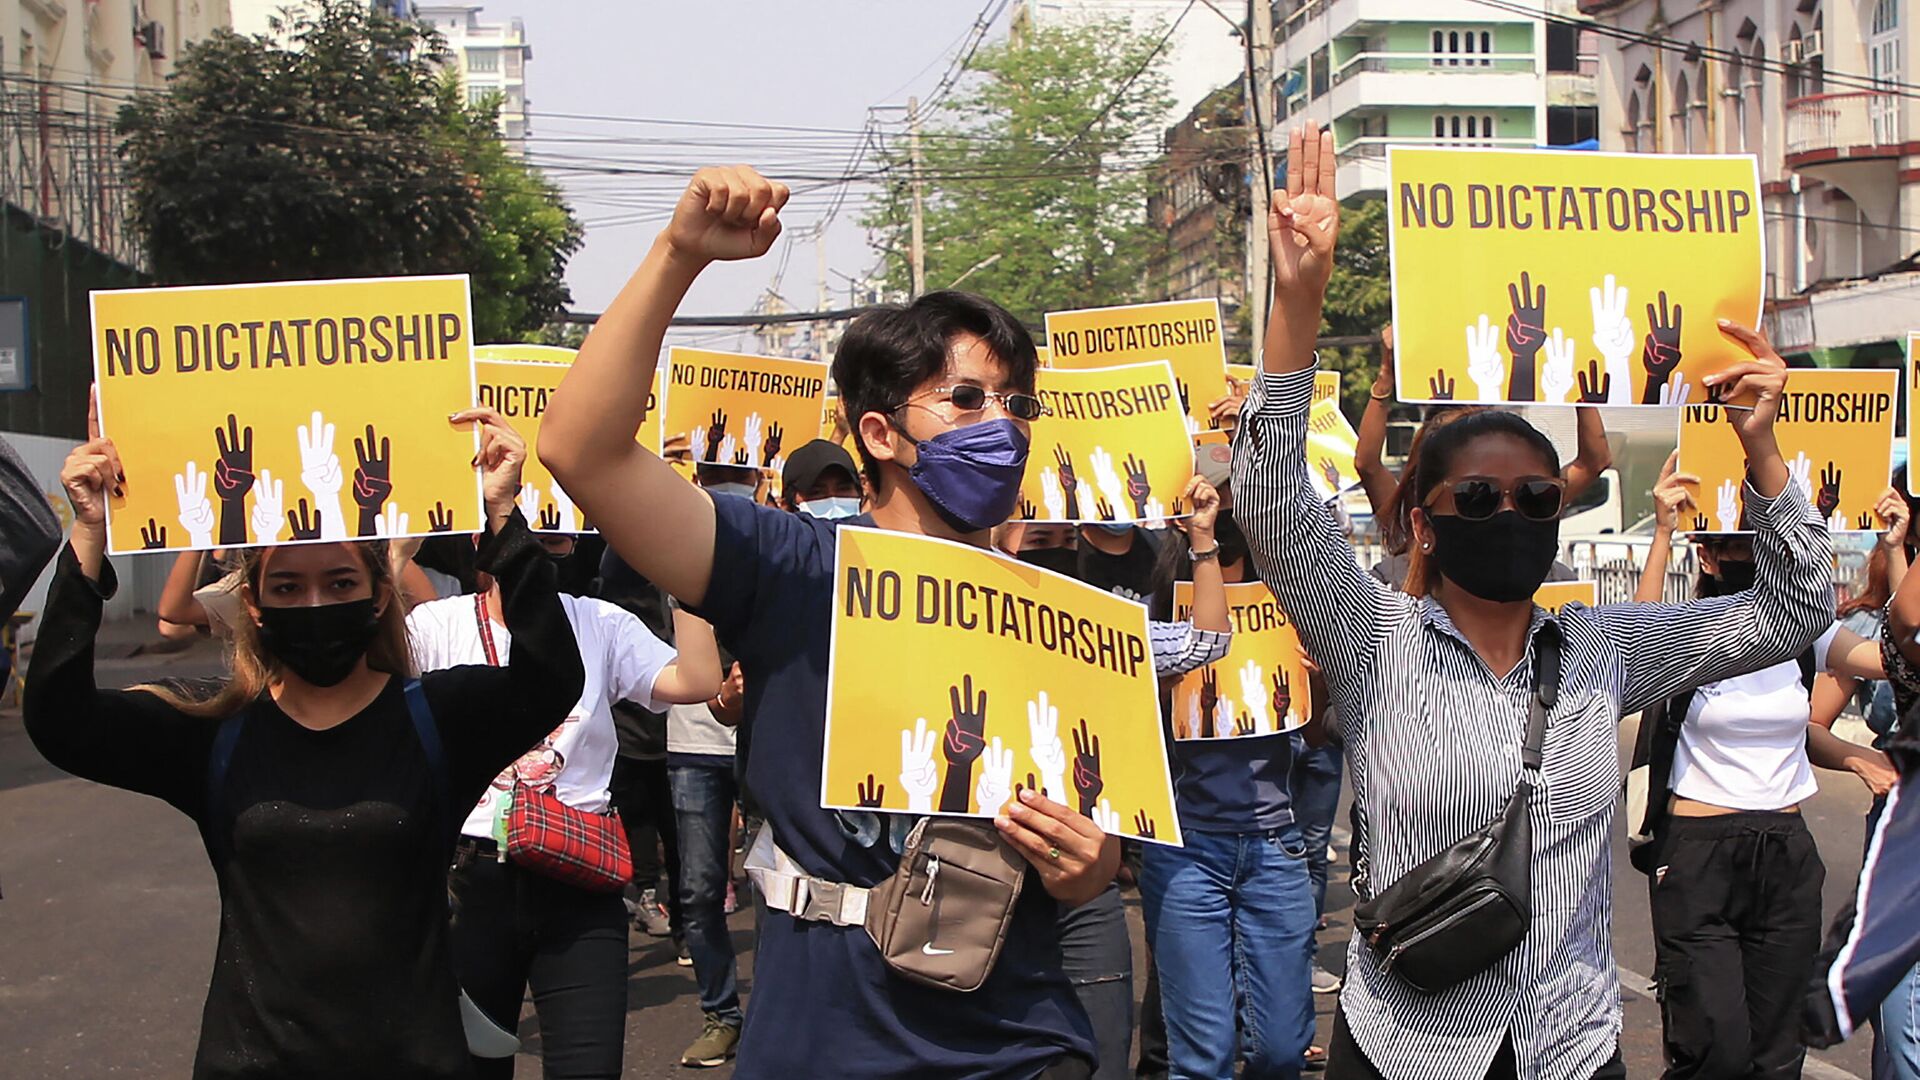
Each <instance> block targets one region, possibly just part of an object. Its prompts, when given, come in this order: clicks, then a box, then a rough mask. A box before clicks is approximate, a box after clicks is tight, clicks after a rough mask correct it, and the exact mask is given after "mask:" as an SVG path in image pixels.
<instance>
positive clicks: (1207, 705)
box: [1173, 581, 1312, 741]
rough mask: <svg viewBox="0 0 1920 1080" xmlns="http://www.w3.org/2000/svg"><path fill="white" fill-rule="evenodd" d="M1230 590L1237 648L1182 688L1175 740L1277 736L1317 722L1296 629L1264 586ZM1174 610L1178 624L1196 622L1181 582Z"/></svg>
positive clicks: (1191, 675) (1177, 693)
mask: <svg viewBox="0 0 1920 1080" xmlns="http://www.w3.org/2000/svg"><path fill="white" fill-rule="evenodd" d="M1226 588H1227V614H1228V616H1229V617H1230V620H1231V625H1232V626H1233V646H1232V647H1231V648H1230V649H1228V650H1227V655H1226V656H1224V657H1222V658H1221V659H1220V660H1219V661H1218V662H1217V663H1213V664H1209V665H1208V666H1206V667H1204V668H1201V669H1200V670H1198V671H1192V672H1188V673H1187V674H1185V675H1182V676H1181V677H1180V681H1179V682H1177V683H1175V684H1174V687H1173V737H1174V738H1175V739H1179V740H1181V741H1186V740H1191V739H1236V738H1245V737H1247V736H1250V735H1277V734H1281V733H1283V732H1288V731H1293V730H1296V729H1298V728H1300V727H1302V726H1304V725H1305V724H1306V722H1307V720H1308V717H1309V712H1308V710H1309V708H1310V707H1311V702H1310V700H1309V699H1310V698H1311V697H1312V694H1310V693H1309V692H1308V688H1307V665H1306V663H1305V662H1304V661H1303V660H1302V658H1301V653H1300V635H1299V633H1298V632H1297V631H1295V630H1294V628H1293V621H1292V620H1291V619H1288V618H1287V613H1286V612H1284V611H1282V610H1280V602H1279V601H1278V600H1275V599H1274V598H1273V591H1272V590H1270V589H1268V588H1267V587H1266V586H1265V585H1263V584H1261V583H1259V582H1257V581H1252V582H1247V583H1245V584H1238V585H1228V586H1227V587H1226ZM1173 608H1174V617H1175V618H1176V619H1186V618H1189V617H1190V616H1191V615H1192V612H1193V583H1192V582H1189V581H1176V582H1174V584H1173Z"/></svg>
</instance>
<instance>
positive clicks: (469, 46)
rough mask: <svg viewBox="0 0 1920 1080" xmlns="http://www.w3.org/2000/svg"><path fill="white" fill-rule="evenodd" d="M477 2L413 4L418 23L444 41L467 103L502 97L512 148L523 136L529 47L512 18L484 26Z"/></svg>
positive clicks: (503, 125) (518, 146)
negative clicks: (426, 25)
mask: <svg viewBox="0 0 1920 1080" xmlns="http://www.w3.org/2000/svg"><path fill="white" fill-rule="evenodd" d="M480 7H481V5H479V4H418V3H416V4H414V5H413V15H414V17H415V18H416V19H418V20H420V21H421V22H423V23H426V24H428V25H430V26H432V27H433V28H434V29H435V30H438V31H439V32H440V35H441V36H442V37H444V38H446V39H447V47H448V48H449V49H450V50H451V51H452V53H453V65H454V66H455V67H456V69H457V70H458V71H459V73H460V82H461V84H462V85H464V86H465V87H466V88H467V98H468V100H469V101H479V100H481V99H482V98H484V97H485V96H487V95H488V94H499V95H500V134H501V135H502V136H504V137H505V138H506V140H507V142H508V143H509V144H510V145H512V146H513V147H515V148H516V149H523V148H524V146H525V143H526V138H527V61H529V60H531V59H533V46H531V45H529V44H527V28H526V25H525V24H524V23H522V22H521V20H519V19H517V18H514V19H508V20H507V21H506V22H497V23H495V22H482V21H481V19H480Z"/></svg>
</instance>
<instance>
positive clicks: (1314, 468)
mask: <svg viewBox="0 0 1920 1080" xmlns="http://www.w3.org/2000/svg"><path fill="white" fill-rule="evenodd" d="M1359 445H1360V433H1359V432H1357V431H1355V430H1353V425H1352V424H1351V423H1349V422H1348V421H1347V414H1346V413H1343V412H1341V411H1340V373H1339V372H1337V371H1317V372H1315V373H1314V375H1313V405H1312V406H1311V407H1310V408H1309V409H1308V411H1307V478H1308V479H1310V480H1312V481H1313V490H1314V491H1316V492H1318V493H1319V494H1320V498H1321V500H1322V501H1325V500H1327V499H1332V498H1334V497H1335V496H1337V495H1339V494H1340V493H1341V492H1343V491H1345V490H1347V489H1348V488H1350V487H1355V486H1357V485H1358V484H1359V483H1360V471H1359V469H1357V468H1355V467H1354V464H1353V453H1354V451H1355V450H1356V449H1357V448H1358V447H1359Z"/></svg>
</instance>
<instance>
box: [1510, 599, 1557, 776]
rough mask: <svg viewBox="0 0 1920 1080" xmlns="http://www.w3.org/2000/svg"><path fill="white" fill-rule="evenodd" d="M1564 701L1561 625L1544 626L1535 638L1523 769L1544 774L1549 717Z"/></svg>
mask: <svg viewBox="0 0 1920 1080" xmlns="http://www.w3.org/2000/svg"><path fill="white" fill-rule="evenodd" d="M1559 701H1560V624H1558V623H1555V622H1547V623H1542V624H1541V626H1540V629H1539V631H1538V632H1536V633H1535V634H1534V636H1533V696H1532V700H1531V701H1530V702H1529V703H1528V709H1527V741H1526V742H1525V743H1522V744H1521V746H1520V765H1521V768H1523V769H1526V770H1529V771H1531V772H1533V773H1538V772H1539V771H1540V760H1541V755H1540V751H1541V747H1543V746H1545V745H1546V741H1547V715H1548V714H1549V713H1551V712H1553V707H1554V706H1555V705H1556V704H1558V703H1559Z"/></svg>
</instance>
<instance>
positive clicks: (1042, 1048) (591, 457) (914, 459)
mask: <svg viewBox="0 0 1920 1080" xmlns="http://www.w3.org/2000/svg"><path fill="white" fill-rule="evenodd" d="M786 197H787V189H786V187H785V186H784V185H781V184H776V183H771V182H769V181H767V180H766V179H764V178H762V177H761V176H760V175H759V174H758V173H756V172H754V171H753V170H752V169H750V168H746V167H744V166H740V167H732V168H722V169H703V170H701V171H700V172H699V173H698V174H697V175H696V176H695V177H694V178H693V182H692V183H691V184H690V185H689V187H688V188H687V191H686V194H684V195H683V196H682V197H681V199H680V202H679V204H678V206H677V207H676V209H675V211H674V215H673V221H672V223H671V224H670V225H669V226H668V227H667V230H666V231H665V232H664V233H662V234H661V236H660V237H659V238H658V239H657V240H656V241H655V242H654V245H653V248H652V250H651V251H650V252H649V253H648V254H647V257H646V259H645V260H644V261H643V262H642V263H641V265H640V268H639V269H638V270H637V271H635V273H634V276H633V279H632V280H631V281H629V282H628V284H627V286H626V287H625V288H624V289H623V290H622V291H621V293H620V295H619V297H617V298H616V299H615V300H614V302H613V304H612V305H610V306H609V307H608V309H607V312H606V314H605V315H603V316H602V317H601V319H600V322H599V324H598V325H597V326H596V327H595V328H594V331H593V333H592V334H591V335H590V336H589V337H588V339H587V341H586V343H585V345H584V346H583V347H582V348H581V350H580V355H579V357H578V358H577V359H576V360H575V362H574V364H573V367H572V370H571V371H570V372H569V373H568V375H567V378H566V380H565V381H564V382H563V383H562V385H561V387H560V389H559V390H558V391H557V392H556V393H555V395H554V396H553V398H552V400H551V402H550V403H549V406H548V410H547V413H546V416H545V418H544V421H543V424H542V427H541V433H540V456H541V460H542V461H544V462H545V463H546V464H547V465H548V467H549V468H551V469H552V470H553V473H554V475H555V477H556V478H557V479H558V480H559V482H560V483H561V484H563V485H564V486H565V487H566V489H567V491H568V492H569V493H571V494H572V495H573V496H574V498H575V501H576V502H577V503H578V504H579V505H580V507H581V508H582V510H584V511H585V512H586V514H587V515H588V516H589V517H590V518H591V519H592V520H593V522H594V524H595V525H597V526H598V527H599V529H600V531H601V534H602V535H603V536H605V537H606V540H607V542H608V544H609V545H611V546H612V547H613V549H614V550H615V551H617V552H619V554H620V555H621V557H622V558H624V559H626V561H627V562H628V563H630V564H631V565H632V566H633V567H634V568H635V569H636V570H638V571H640V572H641V573H642V574H644V575H646V576H647V577H648V578H649V579H650V580H652V581H654V582H655V583H656V584H658V585H660V586H661V587H662V588H664V589H666V590H667V591H668V592H669V593H671V594H672V595H674V596H676V597H678V598H679V599H680V600H681V601H682V602H683V603H685V604H687V605H689V606H690V607H692V608H694V609H696V610H697V611H698V612H699V613H700V614H701V615H702V616H703V617H705V618H706V619H707V620H708V621H710V622H712V623H713V624H714V628H715V629H716V631H717V632H718V634H719V637H720V640H721V642H722V643H724V644H725V645H726V646H727V647H728V648H730V649H731V650H732V652H733V653H734V655H735V656H737V657H738V658H739V661H740V664H741V667H742V670H743V671H744V672H745V673H746V676H747V678H746V683H747V700H746V713H745V720H744V725H745V726H744V728H743V734H745V735H747V736H749V737H750V738H751V742H752V752H751V753H750V754H749V755H748V757H747V762H746V786H747V789H748V790H749V791H751V792H752V795H753V797H754V799H755V801H756V802H757V803H758V805H759V806H760V808H761V809H762V810H764V811H765V814H766V817H767V821H768V824H769V825H770V826H771V828H772V830H773V838H774V840H775V841H777V843H778V844H779V846H780V848H781V849H782V850H783V851H784V852H785V853H786V854H787V855H788V856H790V857H791V858H792V859H793V860H794V861H795V862H797V863H798V864H799V865H800V867H801V869H803V870H804V871H805V872H806V873H807V874H808V875H811V876H813V877H816V878H821V879H825V880H828V881H835V882H843V883H849V884H852V885H855V886H861V887H870V886H873V885H875V884H878V883H879V882H881V881H882V880H884V879H885V878H887V877H888V876H890V875H891V874H892V873H893V871H894V869H895V867H896V866H897V864H898V855H897V854H896V852H895V851H894V849H893V846H892V844H891V843H890V842H889V841H890V834H891V833H892V832H893V831H894V830H892V829H889V828H888V827H887V825H888V822H887V819H885V818H881V817H879V816H877V815H873V814H865V813H836V812H833V811H828V810H822V809H821V808H820V771H821V760H822V755H823V753H824V738H825V713H826V680H827V656H828V645H829V640H830V637H831V627H832V605H833V567H834V550H835V547H834V545H835V531H836V529H837V528H838V527H839V524H840V522H839V521H834V520H826V519H821V518H815V517H812V516H810V515H805V514H789V513H783V512H781V511H779V510H775V509H772V508H769V507H763V506H757V505H755V504H753V503H752V502H750V501H748V500H745V499H738V498H733V497H729V496H725V495H721V496H711V495H709V494H707V493H706V492H703V491H701V490H699V489H697V488H694V487H692V486H691V485H689V484H687V483H686V482H685V481H684V480H682V479H681V478H680V477H679V476H678V475H676V474H675V473H674V472H673V470H672V469H671V468H670V467H669V466H668V465H667V464H666V463H665V462H663V461H661V460H660V458H659V457H658V456H656V455H655V454H653V453H652V452H650V451H648V450H647V449H645V448H644V447H640V446H638V445H637V444H635V442H634V440H633V432H634V431H635V430H636V429H637V428H638V427H639V426H640V421H641V419H642V418H643V416H644V415H645V412H646V403H647V396H648V392H647V388H648V387H649V386H651V385H652V384H653V375H654V369H655V366H656V362H657V358H658V356H659V354H660V348H661V343H662V340H663V338H664V337H665V334H666V330H667V326H668V324H669V321H670V319H671V318H672V316H673V312H674V309H675V308H676V307H677V306H678V305H679V303H680V301H681V300H682V298H683V297H684V296H685V295H686V292H687V289H688V288H689V287H690V286H691V285H692V284H693V280H694V278H695V277H696V276H698V274H699V273H700V271H701V270H703V269H704V268H705V267H706V266H707V265H708V264H710V263H712V262H714V261H716V260H726V259H746V258H756V257H758V256H760V255H763V254H765V253H766V251H767V250H768V248H770V247H771V246H772V244H773V242H774V239H775V238H776V237H777V236H778V235H779V232H780V222H779V209H780V207H781V206H782V205H783V204H784V203H785V201H786ZM1035 363H1036V360H1035V354H1034V347H1033V341H1032V339H1031V338H1030V337H1029V336H1028V334H1027V331H1026V330H1025V328H1023V327H1022V326H1021V325H1020V323H1019V322H1018V321H1017V320H1015V319H1014V318H1013V317H1012V316H1011V315H1009V314H1008V313H1007V312H1006V311H1005V310H1003V309H1001V308H1000V307H998V306H997V305H994V304H992V303H990V302H988V301H985V300H982V299H979V298H977V297H972V296H967V295H964V294H960V293H952V292H942V293H932V294H929V295H926V296H922V297H920V298H919V299H917V300H915V301H914V302H913V304H911V305H910V306H908V307H905V308H881V309H876V310H875V311H872V312H869V313H868V314H866V315H864V316H862V317H861V318H859V319H857V320H855V321H854V323H853V324H852V325H851V326H850V327H848V330H847V333H846V336H845V338H844V339H843V340H842V341H841V344H840V348H839V352H838V354H837V356H836V358H835V360H834V366H833V378H834V380H835V382H836V383H837V384H838V385H839V388H840V400H841V407H842V408H843V409H844V410H845V412H846V416H847V418H848V421H849V426H850V427H851V428H852V430H853V432H854V434H855V439H856V442H857V444H858V448H859V451H860V456H861V458H862V461H863V464H864V467H865V471H866V473H867V477H868V480H869V482H870V484H871V487H872V491H873V501H872V505H871V510H870V512H869V513H868V514H866V515H862V516H861V517H857V518H853V519H850V522H851V523H853V524H860V525H869V526H874V527H878V528H884V529H890V530H894V531H897V532H907V533H916V534H920V535H925V536H933V537H939V538H942V539H947V540H955V541H959V542H962V543H968V544H973V545H975V546H978V547H985V546H986V544H987V540H988V530H990V529H991V528H992V527H993V526H995V525H998V524H1000V523H1001V522H1002V521H1004V520H1005V519H1006V518H1007V517H1008V516H1010V515H1011V513H1012V510H1013V508H1014V505H1015V503H1016V501H1017V500H1018V497H1019V482H1020V476H1021V474H1022V473H1023V472H1024V468H1025V464H1026V451H1027V441H1028V437H1027V421H1029V420H1031V419H1033V418H1034V417H1035V416H1037V415H1038V414H1039V401H1038V399H1037V398H1035V397H1034V396H1033V387H1034V368H1035ZM861 659H862V661H863V662H865V663H869V664H871V666H872V670H873V672H874V677H876V678H902V677H906V678H911V677H913V676H912V669H911V667H910V666H907V665H905V664H903V663H902V662H903V661H906V660H908V659H909V658H907V657H904V656H874V657H865V658H861ZM746 741H747V739H745V738H743V739H742V742H743V743H745V742H746ZM994 824H995V826H996V827H997V828H998V830H999V832H1000V835H1001V836H1002V837H1003V838H1004V839H1005V840H1006V841H1007V842H1008V843H1009V844H1010V845H1011V846H1012V847H1013V849H1014V850H1015V851H1017V852H1019V853H1020V854H1021V855H1022V856H1024V857H1025V858H1026V859H1027V861H1028V863H1029V864H1030V866H1031V867H1032V870H1031V871H1030V874H1031V876H1030V879H1029V880H1030V883H1031V884H1030V885H1029V887H1028V888H1027V889H1025V890H1024V891H1023V893H1022V896H1021V899H1020V903H1019V907H1018V909H1017V910H1016V912H1015V914H1014V918H1013V921H1012V926H1011V927H1010V929H1009V931H1008V939H1007V942H1006V946H1005V948H1004V949H1003V951H1002V952H1001V954H1000V958H999V962H998V964H997V965H996V966H995V968H994V971H993V974H992V975H991V977H990V978H989V979H988V980H987V982H986V984H985V985H983V986H982V987H981V988H980V989H978V990H976V991H974V992H972V993H967V994H961V993H954V992H951V991H947V990H941V989H934V988H930V987H926V986H922V985H919V984H916V983H912V982H908V981H907V980H905V979H902V978H899V977H897V976H895V975H894V974H893V973H892V972H891V970H890V969H889V968H888V967H887V966H886V964H885V962H884V961H883V960H882V958H881V956H880V953H879V950H878V949H877V948H875V947H874V944H873V942H872V941H871V940H870V939H869V938H868V937H867V935H866V933H865V931H864V930H863V929H861V928H860V927H858V926H838V925H834V924H833V923H831V922H822V921H809V920H805V919H801V918H797V917H795V916H793V915H791V914H789V913H786V912H781V911H771V912H769V914H768V916H767V918H766V919H765V920H764V921H763V923H762V926H761V932H760V941H759V948H758V951H757V953H756V956H755V964H754V968H755V971H754V974H755V984H756V991H755V994H754V996H753V1000H752V1002H751V1007H750V1008H749V1009H748V1010H747V1016H746V1027H745V1029H744V1031H743V1032H742V1036H741V1044H740V1058H739V1063H738V1065H737V1067H736V1073H735V1075H737V1076H739V1077H742V1078H746V1080H753V1078H761V1077H776V1076H777V1077H780V1078H782V1080H785V1078H786V1077H788V1076H796V1075H797V1076H827V1075H832V1076H840V1077H849V1078H851V1077H876V1078H878V1077H898V1076H929V1077H931V1076H953V1077H962V1076H965V1077H1005V1078H1007V1080H1031V1078H1034V1077H1046V1078H1049V1080H1052V1078H1061V1077H1084V1076H1086V1075H1088V1070H1089V1067H1090V1063H1091V1059H1092V1055H1093V1048H1092V1041H1091V1037H1090V1033H1089V1029H1088V1023H1087V1018H1086V1015H1085V1013H1084V1012H1083V1011H1082V1010H1081V1008H1080V1006H1079V1005H1078V1003H1077V1002H1076V1001H1075V1000H1074V996H1073V992H1072V989H1071V987H1070V986H1069V985H1068V983H1067V980H1066V979H1065V977H1064V976H1063V975H1062V974H1061V971H1060V956H1059V947H1058V943H1057V941H1056V939H1055V936H1054V922H1055V917H1056V915H1057V913H1058V910H1059V909H1058V906H1057V905H1056V904H1055V903H1054V901H1055V900H1058V901H1061V902H1064V903H1069V904H1078V903H1084V902H1086V901H1088V900H1090V899H1092V898H1094V897H1096V896H1098V895H1099V894H1100V893H1101V891H1102V890H1104V889H1105V888H1106V886H1107V883H1108V882H1110V881H1111V880H1112V879H1113V876H1114V872H1115V870H1116V869H1117V867H1118V865H1119V860H1120V845H1119V842H1118V840H1117V839H1115V838H1110V837H1108V836H1106V835H1105V834H1104V833H1102V832H1101V831H1100V829H1099V828H1098V827H1096V826H1095V825H1094V824H1093V822H1091V821H1090V820H1088V819H1087V818H1086V817H1085V816H1083V815H1081V814H1079V813H1076V812H1075V811H1073V810H1071V809H1069V808H1068V807H1065V806H1061V805H1059V804H1057V803H1054V802H1051V801H1050V800H1048V799H1046V798H1045V797H1044V796H1042V795H1037V794H1035V793H1032V792H1027V793H1024V794H1023V795H1022V797H1021V799H1020V800H1018V801H1016V802H1014V803H1011V804H1009V809H1008V811H1006V813H1005V814H1004V815H1003V816H1002V817H1001V818H999V819H996V821H995V823H994ZM1033 886H1038V887H1037V888H1036V887H1033Z"/></svg>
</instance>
